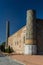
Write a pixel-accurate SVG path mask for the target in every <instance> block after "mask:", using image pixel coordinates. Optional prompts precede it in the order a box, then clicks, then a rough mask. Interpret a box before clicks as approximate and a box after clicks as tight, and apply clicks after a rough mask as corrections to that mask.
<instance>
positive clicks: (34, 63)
mask: <svg viewBox="0 0 43 65" xmlns="http://www.w3.org/2000/svg"><path fill="white" fill-rule="evenodd" d="M10 57H11V58H12V59H16V60H18V61H21V62H23V63H25V64H26V65H43V55H42V56H41V55H11V56H10Z"/></svg>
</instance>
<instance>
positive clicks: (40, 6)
mask: <svg viewBox="0 0 43 65" xmlns="http://www.w3.org/2000/svg"><path fill="white" fill-rule="evenodd" d="M29 9H34V10H36V18H40V19H43V0H0V43H2V42H4V41H5V40H6V21H9V22H10V35H12V34H14V33H15V32H16V31H18V30H19V29H20V28H22V27H23V26H24V25H25V24H26V11H27V10H29Z"/></svg>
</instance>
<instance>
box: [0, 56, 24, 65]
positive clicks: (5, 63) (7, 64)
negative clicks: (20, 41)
mask: <svg viewBox="0 0 43 65" xmlns="http://www.w3.org/2000/svg"><path fill="white" fill-rule="evenodd" d="M0 65H23V64H21V63H19V62H17V61H14V60H12V59H11V58H10V57H8V56H7V57H5V56H2V57H0Z"/></svg>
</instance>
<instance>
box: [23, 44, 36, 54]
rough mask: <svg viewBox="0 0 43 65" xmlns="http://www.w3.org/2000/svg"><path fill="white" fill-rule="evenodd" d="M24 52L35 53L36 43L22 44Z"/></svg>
mask: <svg viewBox="0 0 43 65" xmlns="http://www.w3.org/2000/svg"><path fill="white" fill-rule="evenodd" d="M24 54H30V55H34V54H37V45H24Z"/></svg>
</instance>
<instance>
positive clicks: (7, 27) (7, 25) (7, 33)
mask: <svg viewBox="0 0 43 65" xmlns="http://www.w3.org/2000/svg"><path fill="white" fill-rule="evenodd" d="M8 37H9V21H6V45H5V48H7V47H8Z"/></svg>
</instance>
